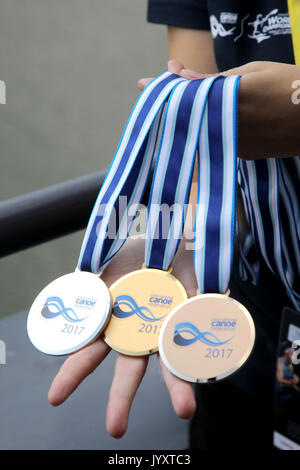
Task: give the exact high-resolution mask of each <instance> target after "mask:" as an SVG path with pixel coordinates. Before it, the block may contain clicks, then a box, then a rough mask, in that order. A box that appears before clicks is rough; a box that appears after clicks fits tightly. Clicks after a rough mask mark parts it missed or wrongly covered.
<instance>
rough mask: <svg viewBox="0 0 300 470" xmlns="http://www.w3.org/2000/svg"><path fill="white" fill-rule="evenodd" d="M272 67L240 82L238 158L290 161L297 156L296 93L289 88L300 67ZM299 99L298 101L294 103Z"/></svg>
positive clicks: (299, 131)
mask: <svg viewBox="0 0 300 470" xmlns="http://www.w3.org/2000/svg"><path fill="white" fill-rule="evenodd" d="M276 68H277V65H276V64H272V65H271V66H269V69H268V68H267V69H266V70H265V71H262V72H255V73H249V74H246V75H244V76H243V77H242V78H241V82H240V90H239V142H238V145H239V157H240V158H242V159H250V160H253V159H258V158H266V157H280V158H283V157H293V156H295V155H299V154H300V104H299V103H298V101H299V93H298V94H296V93H297V90H296V93H295V88H292V84H293V83H296V80H299V79H300V67H298V66H296V65H287V64H284V65H282V64H278V74H277V73H276ZM297 97H298V99H297Z"/></svg>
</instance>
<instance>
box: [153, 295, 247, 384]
mask: <svg viewBox="0 0 300 470" xmlns="http://www.w3.org/2000/svg"><path fill="white" fill-rule="evenodd" d="M254 340H255V328H254V322H253V320H252V317H251V315H250V313H249V312H248V311H247V309H246V308H245V307H244V306H243V305H242V304H241V303H239V302H238V301H236V300H234V299H232V298H230V297H228V296H227V295H225V294H200V295H198V296H196V297H193V298H191V299H188V300H186V301H185V302H184V303H183V304H181V305H179V306H178V307H177V308H175V309H174V310H173V311H172V313H171V315H169V316H168V318H167V319H166V321H165V322H164V324H163V327H162V329H161V332H160V336H159V352H160V355H161V358H162V360H163V362H164V364H165V365H166V367H168V369H169V370H170V371H171V372H172V373H173V374H175V375H176V376H178V377H180V378H181V379H183V380H187V381H190V382H209V381H217V380H220V379H224V378H225V377H228V376H229V375H231V374H233V373H234V372H235V371H236V370H238V369H239V368H240V367H241V366H242V365H243V364H244V363H245V361H246V360H247V359H248V357H249V355H250V353H251V351H252V349H253V346H254Z"/></svg>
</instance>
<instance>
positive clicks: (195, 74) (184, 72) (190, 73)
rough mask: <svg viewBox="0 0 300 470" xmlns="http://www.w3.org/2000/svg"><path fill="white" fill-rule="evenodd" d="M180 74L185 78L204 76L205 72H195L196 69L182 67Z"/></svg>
mask: <svg viewBox="0 0 300 470" xmlns="http://www.w3.org/2000/svg"><path fill="white" fill-rule="evenodd" d="M180 75H183V76H184V77H185V78H190V79H192V78H202V77H203V74H201V73H198V72H195V71H194V70H190V69H182V70H181V72H180Z"/></svg>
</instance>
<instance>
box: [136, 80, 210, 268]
mask: <svg viewBox="0 0 300 470" xmlns="http://www.w3.org/2000/svg"><path fill="white" fill-rule="evenodd" d="M215 80H216V78H215V77H213V78H207V79H205V80H193V81H185V82H183V83H180V84H179V85H178V86H177V87H176V89H175V90H174V91H173V92H172V94H171V96H170V98H169V100H168V105H167V109H166V113H165V119H164V123H163V131H162V137H161V141H160V148H159V152H158V157H157V161H156V165H155V169H154V177H153V181H152V187H151V192H150V198H149V205H148V217H147V236H146V244H145V266H146V267H151V268H156V269H162V270H167V269H168V268H169V266H170V264H171V262H172V259H173V258H174V256H175V254H176V251H177V248H178V245H179V242H180V238H181V235H182V230H183V226H184V219H185V215H186V210H185V209H186V204H187V202H188V197H189V192H190V186H191V181H192V175H193V167H194V160H195V154H196V150H197V145H198V140H199V132H200V125H201V120H202V116H203V110H204V106H205V102H206V99H207V96H208V93H209V90H210V87H211V86H212V84H213V82H214V81H215Z"/></svg>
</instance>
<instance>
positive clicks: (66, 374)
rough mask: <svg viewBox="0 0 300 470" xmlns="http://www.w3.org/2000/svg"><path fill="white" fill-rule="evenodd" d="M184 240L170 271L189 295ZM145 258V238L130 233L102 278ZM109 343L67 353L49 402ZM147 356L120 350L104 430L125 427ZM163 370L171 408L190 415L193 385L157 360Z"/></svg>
mask: <svg viewBox="0 0 300 470" xmlns="http://www.w3.org/2000/svg"><path fill="white" fill-rule="evenodd" d="M185 244H186V241H185V240H184V239H183V240H182V241H181V243H180V246H179V249H178V252H177V254H176V257H175V259H174V263H173V274H174V276H175V277H176V278H177V279H178V280H179V281H181V283H182V284H183V286H184V287H185V289H186V291H187V293H188V296H192V295H195V293H196V280H195V276H194V272H193V260H192V252H191V251H190V250H186V245H185ZM143 261H144V240H143V239H142V238H141V237H132V238H129V239H128V240H127V242H126V243H125V245H124V246H123V247H122V249H121V250H120V252H119V253H118V254H117V255H116V256H115V257H114V259H113V260H112V261H111V263H110V264H109V265H108V267H107V268H106V270H105V272H104V273H103V276H102V279H103V281H104V282H105V283H106V284H107V286H108V287H109V286H110V285H111V284H112V283H113V282H114V281H116V280H117V279H119V278H120V277H122V276H123V275H125V274H127V273H129V272H131V271H135V270H136V269H140V268H141V266H142V264H143ZM110 350H111V349H110V347H109V346H108V345H107V344H106V343H105V342H104V341H103V339H102V338H98V339H97V340H96V341H94V342H93V343H91V344H90V345H88V346H86V347H85V348H83V349H81V350H80V351H78V352H76V353H73V354H72V355H70V356H69V357H68V358H67V359H66V361H65V362H64V363H63V365H62V367H61V368H60V370H59V372H58V374H57V375H56V377H55V378H54V380H53V382H52V385H51V387H50V390H49V394H48V399H49V402H50V403H51V404H52V405H54V406H57V405H60V404H61V403H63V402H64V401H65V400H66V399H67V398H68V397H69V396H70V395H71V394H72V392H73V391H74V390H75V389H76V388H77V387H78V385H79V384H80V383H81V382H82V380H84V379H85V378H86V377H87V376H88V375H89V374H90V373H92V372H93V371H94V370H95V369H96V367H97V366H99V364H101V362H102V361H103V360H104V359H105V357H106V356H107V354H108V353H109V352H110ZM147 364H148V357H147V356H143V357H133V356H125V355H123V354H119V356H118V358H117V360H116V364H115V372H114V377H113V381H112V385H111V389H110V394H109V400H108V405H107V420H106V427H107V431H108V432H109V433H110V434H111V435H112V436H113V437H116V438H118V437H121V436H122V435H123V434H124V433H125V432H126V429H127V424H128V417H129V412H130V407H131V404H132V401H133V398H134V396H135V394H136V392H137V389H138V387H139V385H140V383H141V381H142V379H143V376H144V374H145V372H146V369H147ZM160 364H161V368H162V374H163V377H164V380H165V383H166V386H167V388H168V390H169V393H170V398H171V401H172V404H173V408H174V410H175V412H176V413H177V415H178V416H180V417H181V418H186V419H188V418H191V417H192V415H193V413H194V411H195V406H196V405H195V398H194V392H193V388H192V385H191V384H190V383H187V382H184V381H183V380H180V379H179V378H177V377H175V376H174V375H172V374H171V373H170V372H169V371H168V370H167V369H166V368H165V366H164V365H163V364H162V362H161V361H160Z"/></svg>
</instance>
